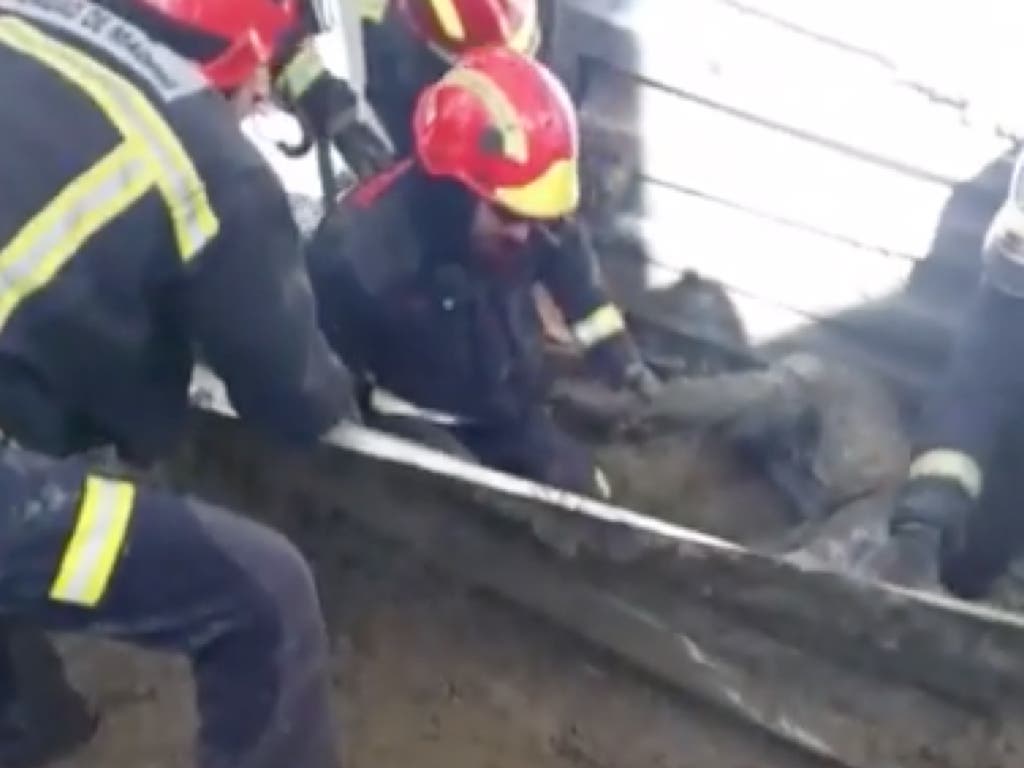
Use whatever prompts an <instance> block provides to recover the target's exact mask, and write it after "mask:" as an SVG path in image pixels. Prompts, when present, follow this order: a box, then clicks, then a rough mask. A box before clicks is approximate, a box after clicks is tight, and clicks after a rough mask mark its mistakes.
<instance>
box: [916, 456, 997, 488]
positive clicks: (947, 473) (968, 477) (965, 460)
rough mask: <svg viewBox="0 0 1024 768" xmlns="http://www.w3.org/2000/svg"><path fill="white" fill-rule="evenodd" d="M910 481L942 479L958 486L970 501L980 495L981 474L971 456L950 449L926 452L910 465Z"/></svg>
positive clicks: (978, 466) (979, 468) (979, 467)
mask: <svg viewBox="0 0 1024 768" xmlns="http://www.w3.org/2000/svg"><path fill="white" fill-rule="evenodd" d="M909 476H910V479H911V480H913V479H915V478H919V477H942V478H946V479H947V480H952V481H953V482H955V483H958V484H960V485H961V486H962V487H963V489H964V490H965V491H967V493H968V494H969V495H970V496H971V498H972V499H977V498H978V497H979V496H980V495H981V488H982V482H983V472H982V470H981V466H980V465H979V464H978V462H977V461H975V460H974V458H973V457H972V456H969V455H968V454H966V453H963V452H962V451H954V450H952V449H950V448H936V449H934V450H931V451H926V452H925V453H922V454H921V455H920V456H918V457H917V458H916V459H914V462H913V463H912V464H911V465H910V472H909Z"/></svg>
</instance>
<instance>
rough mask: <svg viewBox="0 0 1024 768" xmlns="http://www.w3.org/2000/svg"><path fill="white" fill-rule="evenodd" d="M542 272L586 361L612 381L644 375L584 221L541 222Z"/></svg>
mask: <svg viewBox="0 0 1024 768" xmlns="http://www.w3.org/2000/svg"><path fill="white" fill-rule="evenodd" d="M538 237H539V239H540V241H541V243H540V247H541V248H542V249H543V251H544V252H543V253H542V256H541V277H542V280H543V282H544V284H545V286H546V287H547V289H548V290H549V291H550V292H551V296H552V298H553V299H554V301H555V303H556V304H557V305H558V307H559V309H560V310H561V311H562V314H563V315H564V316H565V319H566V322H567V323H568V324H569V329H570V330H571V332H572V334H573V337H574V338H575V339H576V341H577V343H578V344H579V345H580V346H581V347H582V348H583V349H584V351H585V353H586V355H587V360H588V362H589V363H590V365H591V366H592V367H593V368H594V369H595V370H596V371H597V372H598V374H599V375H601V376H602V377H603V378H605V379H606V380H607V381H608V382H610V383H612V384H614V385H616V386H627V385H633V384H634V382H637V381H639V378H640V377H645V376H649V375H650V374H649V372H648V370H647V368H646V366H645V365H644V364H643V362H642V361H641V359H640V355H639V352H638V351H637V349H636V345H635V344H634V343H633V340H632V338H631V337H630V335H629V332H628V331H627V329H626V323H625V321H624V320H623V317H622V313H621V312H620V311H619V309H618V307H617V306H616V305H615V303H614V302H613V301H612V300H611V298H610V297H609V296H608V292H607V290H606V289H605V287H604V284H603V280H602V277H601V270H600V266H599V264H598V260H597V254H596V253H595V251H594V247H593V245H592V244H591V242H590V237H589V235H588V233H587V231H586V229H585V228H584V226H583V225H582V224H580V223H578V222H575V221H566V222H563V223H560V224H559V225H557V226H543V227H541V231H540V232H539V234H538Z"/></svg>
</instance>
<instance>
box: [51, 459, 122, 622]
mask: <svg viewBox="0 0 1024 768" xmlns="http://www.w3.org/2000/svg"><path fill="white" fill-rule="evenodd" d="M134 501H135V486H133V485H132V484H131V483H126V482H121V481H117V480H105V479H103V478H100V477H90V478H88V479H87V480H86V483H85V493H84V494H83V496H82V505H81V507H80V509H79V512H78V521H77V522H76V524H75V530H74V533H72V534H71V539H70V540H69V541H68V545H67V548H66V549H65V550H64V557H63V559H62V560H61V563H60V570H59V571H58V572H57V578H56V579H54V581H53V586H52V587H51V588H50V598H51V599H53V600H56V601H58V602H62V603H72V604H74V605H81V606H85V607H88V608H92V607H95V606H96V605H97V604H99V602H100V600H102V599H103V595H104V593H105V592H106V591H107V585H108V584H109V583H110V577H111V576H112V575H113V573H114V568H115V566H116V565H117V557H118V555H119V554H120V552H121V547H122V545H123V544H124V539H125V534H126V532H127V530H128V521H129V519H130V518H131V514H132V505H133V503H134Z"/></svg>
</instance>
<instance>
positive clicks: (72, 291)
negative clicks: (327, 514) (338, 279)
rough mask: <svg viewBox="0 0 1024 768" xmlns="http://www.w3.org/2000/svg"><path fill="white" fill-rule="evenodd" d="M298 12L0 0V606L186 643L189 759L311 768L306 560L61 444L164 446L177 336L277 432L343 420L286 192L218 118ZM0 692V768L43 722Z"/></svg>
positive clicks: (274, 5)
mask: <svg viewBox="0 0 1024 768" xmlns="http://www.w3.org/2000/svg"><path fill="white" fill-rule="evenodd" d="M114 6H117V9H116V12H115V10H113V8H114ZM297 24H299V16H298V13H297V11H296V9H295V7H294V6H293V5H292V4H290V3H288V2H276V1H275V0H203V1H202V2H200V1H199V0H123V2H118V3H115V2H107V3H106V4H105V5H103V6H100V5H98V4H93V3H90V2H84V1H82V0H76V2H53V0H0V83H2V87H3V91H4V92H5V93H7V94H8V96H9V99H10V100H12V103H16V104H17V109H4V110H3V112H2V114H0V125H2V133H3V136H4V142H3V144H2V146H0V166H2V167H3V168H4V175H5V178H7V179H8V180H12V179H13V180H17V183H8V184H7V186H6V192H5V194H4V195H3V198H2V201H0V248H2V251H0V276H2V279H0V429H2V431H3V432H4V434H5V435H6V437H7V438H9V439H11V440H13V441H15V443H16V445H17V447H14V446H13V445H6V446H5V447H3V448H2V449H0V612H2V613H3V615H4V616H5V618H8V619H14V620H17V621H20V622H25V623H27V624H30V625H34V626H39V627H43V628H46V629H55V630H61V631H72V632H89V633H95V634H100V635H104V636H109V637H115V638H118V639H120V640H124V641H128V642H132V643H136V644H139V645H143V646H146V647H150V648H155V649H160V650H164V651H171V652H178V653H183V654H186V655H187V656H188V657H189V659H190V660H191V663H192V670H193V673H194V675H195V680H196V695H197V704H198V709H199V714H200V731H199V743H198V757H197V763H198V764H199V765H200V766H203V768H214V767H216V768H227V767H229V766H230V767H238V768H241V767H243V766H252V767H253V768H256V766H259V767H260V768H271V767H277V766H303V768H326V767H327V766H330V765H334V764H335V762H334V759H333V748H334V745H333V742H334V733H333V728H332V722H331V718H330V713H329V711H328V710H329V707H328V697H327V694H328V677H327V669H326V667H327V662H328V657H327V639H326V633H325V629H324V626H323V622H322V618H321V615H320V610H319V606H318V602H317V596H316V591H315V588H314V585H313V581H312V578H311V574H310V572H309V568H308V566H307V565H306V563H305V561H304V560H303V558H302V557H301V555H300V554H299V553H298V552H297V551H296V550H295V548H294V547H293V546H292V545H291V544H290V543H289V542H288V541H287V540H285V539H284V538H283V537H281V536H280V535H278V534H276V533H274V532H272V531H270V530H269V529H266V528H264V527H262V526H260V525H258V524H256V523H254V522H251V521H249V520H247V519H245V518H243V517H240V516H236V515H233V514H230V513H228V512H226V511H224V510H221V509H218V508H215V507H212V506H210V505H208V504H204V503H201V502H198V501H194V500H185V499H182V498H179V497H176V496H174V495H169V494H167V493H163V492H156V491H153V490H149V489H147V488H144V487H139V486H137V485H136V484H133V483H130V482H126V481H124V480H123V479H120V478H119V477H118V476H116V475H115V474H109V473H104V472H99V471H96V470H95V469H94V468H92V467H91V466H90V464H89V462H88V460H87V459H86V458H85V457H84V455H83V452H85V451H86V450H88V449H90V448H92V447H94V446H115V447H116V448H117V450H118V452H119V453H120V454H121V456H122V457H124V458H126V459H128V460H130V461H135V462H140V463H146V462H148V461H150V460H152V459H155V458H157V457H159V456H161V455H162V454H164V453H165V452H167V451H168V449H170V448H171V447H172V446H173V445H174V444H175V442H176V441H177V439H178V438H179V436H180V434H181V433H182V431H183V426H184V421H185V417H186V413H187V410H188V387H189V382H190V377H191V373H192V370H193V367H194V364H195V354H196V352H198V353H199V355H201V357H202V359H203V360H204V361H205V362H206V363H207V364H208V365H209V366H210V367H211V368H212V369H213V371H214V372H215V373H217V374H218V375H219V376H220V377H221V379H222V380H223V381H224V383H225V384H226V387H227V390H228V393H229V395H230V398H231V401H232V403H233V405H234V407H235V409H236V410H237V411H238V413H239V414H240V416H241V417H242V418H243V419H246V420H248V421H250V422H252V423H254V424H255V425H257V426H258V427H260V428H262V429H263V430H265V431H266V432H267V433H269V434H271V435H273V436H276V437H278V438H280V439H284V440H289V441H292V442H294V443H296V444H300V445H301V444H312V443H313V442H314V441H315V440H316V439H317V437H318V436H319V435H321V434H322V433H324V432H325V431H326V430H328V429H329V428H330V427H331V426H332V425H334V424H336V423H337V422H339V421H340V420H342V419H343V418H346V417H349V418H357V413H358V411H357V408H356V407H355V401H354V399H353V396H352V389H351V381H350V379H349V376H348V373H347V371H346V370H345V368H344V367H343V366H342V364H341V363H340V362H339V361H338V359H337V358H336V357H335V356H334V354H333V352H332V351H331V350H330V348H329V346H328V344H327V342H326V340H325V339H324V337H323V336H322V335H321V333H320V331H319V330H318V328H317V326H316V321H315V308H314V303H313V294H312V291H311V289H310V285H309V280H308V275H307V273H306V270H305V264H304V259H303V254H302V251H301V247H302V246H301V244H300V239H299V236H298V233H297V232H296V229H295V225H294V222H293V221H292V218H291V214H290V211H289V208H288V204H287V200H286V198H285V195H284V193H283V191H282V190H281V189H280V187H279V185H278V182H277V179H276V178H275V177H274V176H273V174H272V172H271V171H270V169H269V167H268V166H267V165H266V163H265V161H264V160H263V159H262V158H261V157H260V156H259V155H258V154H257V152H256V150H255V149H254V148H253V147H252V146H251V145H250V144H249V142H248V141H247V140H246V139H245V138H244V136H243V134H242V133H241V131H240V130H239V126H238V122H237V117H238V116H239V114H241V113H243V112H245V111H246V108H247V107H249V106H251V105H252V104H253V103H254V102H255V101H256V100H259V99H260V98H265V97H266V96H267V92H266V90H267V89H266V85H265V84H266V82H267V81H268V66H269V65H270V64H272V63H273V57H274V55H275V52H276V51H277V42H278V41H280V40H282V39H285V38H286V37H287V36H288V35H289V34H291V33H292V32H293V31H294V29H295V27H296V25H297ZM151 36H152V37H151ZM157 41H160V42H157ZM172 49H173V50H172ZM175 51H176V52H175ZM179 54H181V55H179ZM197 65H198V66H197ZM211 86H212V87H211ZM223 94H228V95H230V97H231V98H230V102H229V101H228V100H225V98H224V96H223ZM232 106H234V107H235V108H236V111H237V112H238V114H235V113H234V112H233V111H232V108H231V107H232ZM2 693H3V695H4V702H3V703H4V710H3V711H4V715H5V721H4V723H3V730H2V731H0V735H2V736H3V738H4V741H3V742H2V743H0V763H2V764H4V765H8V764H11V765H27V764H32V763H33V762H35V761H43V760H45V759H46V758H47V757H49V756H51V755H49V754H48V752H52V751H55V750H56V749H57V745H55V744H54V743H53V742H52V741H51V740H50V739H51V735H52V732H53V731H54V730H59V726H60V723H59V722H58V723H54V722H49V723H43V724H41V725H40V727H39V728H38V738H37V739H33V738H32V736H31V734H30V731H31V730H32V729H31V728H28V727H26V728H20V727H17V726H19V725H20V724H22V720H21V719H19V717H20V714H19V702H20V701H22V697H21V696H19V695H17V694H20V693H24V692H23V691H19V692H15V691H11V690H5V691H3V692H2Z"/></svg>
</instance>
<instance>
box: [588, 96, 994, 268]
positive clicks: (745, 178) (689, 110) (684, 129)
mask: <svg viewBox="0 0 1024 768" xmlns="http://www.w3.org/2000/svg"><path fill="white" fill-rule="evenodd" d="M617 82H618V84H619V85H618V87H620V88H632V87H633V85H632V84H631V83H629V81H628V79H626V78H620V79H619V80H618V81H617ZM608 87H609V89H611V88H612V87H613V86H612V85H608ZM636 96H637V99H636V102H635V110H636V114H637V115H639V117H638V118H636V119H637V120H638V121H639V125H638V133H637V134H636V135H637V137H638V138H639V141H640V146H639V147H638V148H637V149H638V152H639V158H640V165H641V168H642V172H643V174H644V175H645V176H646V177H648V178H650V179H652V180H654V181H658V182H661V183H663V184H665V185H669V186H676V187H679V188H682V189H687V190H693V191H696V192H699V193H701V194H703V195H705V196H709V197H713V198H715V199H718V200H722V201H726V202H729V203H731V204H734V205H736V206H739V207H742V208H746V209H749V210H751V211H754V212H757V213H759V214H761V215H763V216H766V217H770V218H776V219H779V220H782V221H785V222H790V223H793V224H799V225H801V226H804V227H806V228H808V229H812V230H814V231H817V232H821V233H823V234H828V235H831V236H833V237H836V238H841V239H843V240H846V241H848V242H850V243H855V244H859V245H862V246H866V247H872V248H878V249H882V250H886V251H891V252H893V253H896V254H900V255H904V256H906V257H908V258H913V259H919V258H921V257H923V256H924V255H925V254H927V253H928V252H929V250H930V248H931V245H932V241H933V238H934V235H935V232H936V230H937V228H938V225H939V223H940V219H941V220H942V224H943V227H944V229H945V230H946V232H947V233H955V232H957V231H963V232H971V231H973V230H976V229H978V227H979V226H984V223H983V222H982V223H979V222H978V221H977V220H975V219H974V218H973V217H966V218H965V219H964V220H962V221H958V220H956V219H951V218H950V216H949V215H947V211H946V206H947V204H948V203H949V201H950V199H951V194H952V188H951V187H950V186H949V185H947V184H944V183H939V182H935V181H929V180H923V179H920V178H914V177H912V176H909V175H907V174H905V173H901V172H899V171H896V170H893V169H891V168H886V167H883V166H879V165H876V164H873V163H869V162H864V161H863V159H862V158H859V157H856V156H851V155H850V154H848V153H846V152H843V151H839V150H836V149H833V148H829V147H825V146H822V145H820V144H814V143H810V142H806V141H802V140H799V139H798V138H795V137H794V136H793V135H792V134H789V133H786V132H785V131H782V130H776V129H771V128H766V127H764V126H759V125H757V124H755V123H751V122H750V121H748V120H746V119H743V118H741V117H738V116H735V115H732V114H729V113H726V112H722V111H720V110H717V109H711V108H708V107H707V106H705V105H702V104H699V103H697V102H694V101H691V100H686V99H680V98H678V97H676V96H674V95H672V94H669V93H666V92H664V91H661V90H659V89H656V88H651V87H648V86H641V87H640V88H638V89H637V91H636ZM615 100H616V101H620V100H621V101H629V99H628V98H620V97H615ZM587 124H588V129H589V128H590V127H593V126H595V125H596V121H595V120H594V119H592V118H590V117H588V123H587ZM627 137H628V134H627ZM956 213H957V212H955V211H954V212H953V214H954V215H956Z"/></svg>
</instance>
